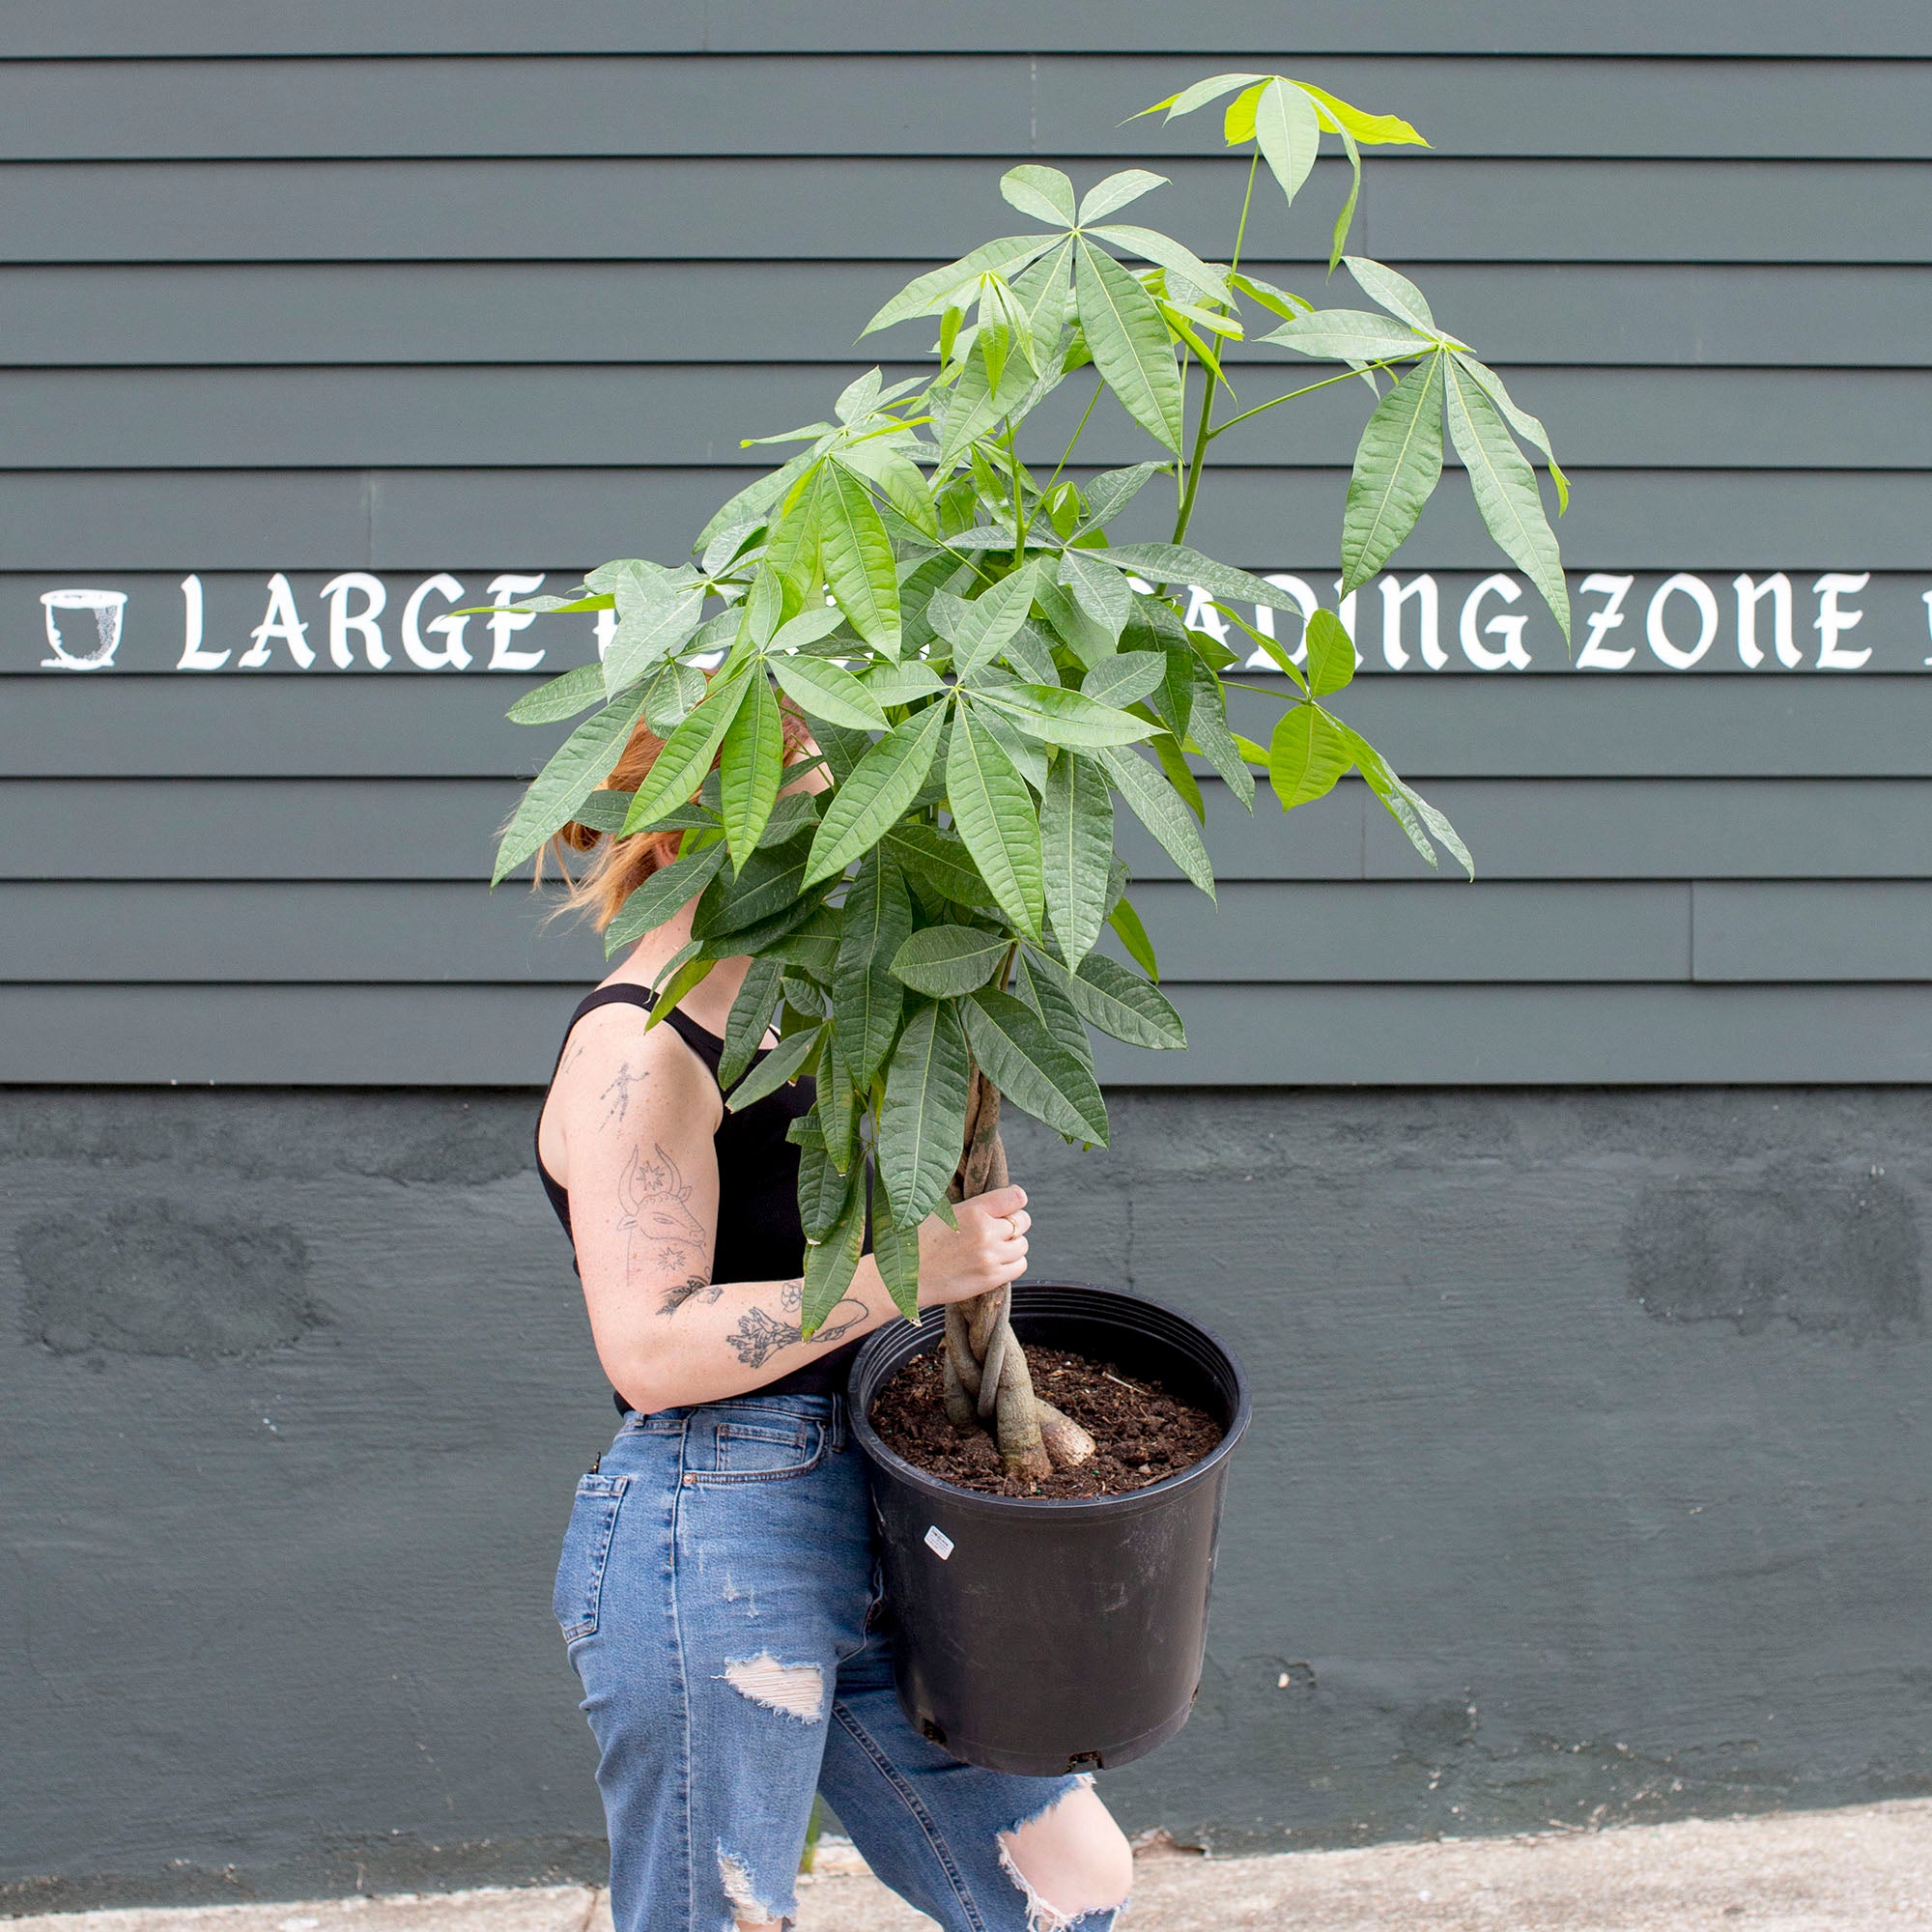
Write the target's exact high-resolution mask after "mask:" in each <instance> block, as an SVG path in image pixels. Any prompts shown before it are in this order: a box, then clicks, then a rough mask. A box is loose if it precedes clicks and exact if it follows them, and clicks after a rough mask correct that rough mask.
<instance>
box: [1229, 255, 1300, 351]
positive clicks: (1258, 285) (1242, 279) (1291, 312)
mask: <svg viewBox="0 0 1932 1932" xmlns="http://www.w3.org/2000/svg"><path fill="white" fill-rule="evenodd" d="M1228 279H1229V281H1230V282H1232V283H1233V284H1234V286H1235V287H1236V288H1237V289H1239V290H1240V292H1241V293H1242V294H1243V295H1244V296H1246V297H1247V298H1248V299H1249V300H1250V301H1257V302H1260V303H1261V305H1262V307H1264V309H1266V310H1267V311H1268V312H1269V314H1271V315H1278V316H1280V317H1281V318H1282V319H1283V320H1284V321H1289V320H1292V319H1293V317H1295V316H1297V315H1309V314H1312V313H1313V312H1314V308H1315V304H1314V303H1313V302H1311V301H1303V300H1302V298H1300V297H1299V296H1297V295H1291V294H1290V293H1289V291H1288V290H1287V289H1278V288H1276V287H1275V285H1274V284H1273V283H1272V282H1264V281H1263V279H1262V278H1261V277H1260V276H1259V275H1250V274H1248V273H1246V272H1245V271H1243V272H1241V273H1238V274H1237V273H1235V272H1234V271H1232V270H1231V271H1230V272H1229V275H1228ZM1263 339H1264V340H1265V339H1266V338H1265V337H1264V338H1263Z"/></svg>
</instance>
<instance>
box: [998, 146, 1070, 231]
mask: <svg viewBox="0 0 1932 1932" xmlns="http://www.w3.org/2000/svg"><path fill="white" fill-rule="evenodd" d="M1000 196H1001V199H1002V200H1004V201H1006V202H1008V203H1009V204H1010V205H1011V206H1012V207H1014V208H1016V209H1018V210H1019V212H1020V213H1022V214H1030V215H1032V216H1033V218H1034V219H1035V220H1036V221H1046V222H1054V223H1057V224H1058V225H1059V226H1061V227H1063V228H1071V227H1072V226H1073V222H1074V218H1075V217H1074V213H1073V184H1072V183H1071V182H1070V181H1068V180H1067V179H1066V177H1065V175H1064V174H1062V173H1061V171H1060V170H1059V169H1058V168H1043V167H1040V166H1039V165H1038V164H1037V162H1032V161H1029V162H1028V163H1027V164H1026V165H1025V166H1023V167H1017V168H1009V169H1008V170H1007V171H1006V173H1005V174H1003V175H1002V176H1001V177H1000Z"/></svg>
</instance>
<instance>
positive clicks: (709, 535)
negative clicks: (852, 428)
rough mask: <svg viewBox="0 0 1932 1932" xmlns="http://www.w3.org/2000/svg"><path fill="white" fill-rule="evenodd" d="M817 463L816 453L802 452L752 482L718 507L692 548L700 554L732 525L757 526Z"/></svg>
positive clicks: (698, 534) (804, 450) (699, 532)
mask: <svg viewBox="0 0 1932 1932" xmlns="http://www.w3.org/2000/svg"><path fill="white" fill-rule="evenodd" d="M817 461H818V456H817V453H816V452H815V451H813V450H810V449H802V450H800V451H799V453H798V454H797V455H796V456H794V457H791V458H789V459H788V460H787V461H786V462H785V463H783V464H782V465H781V467H780V468H779V469H772V470H768V471H767V472H766V473H765V474H764V475H762V476H760V477H758V478H757V479H756V481H755V482H752V483H747V484H746V485H745V487H744V488H743V489H742V490H740V491H739V492H738V494H737V495H736V496H735V497H731V498H730V499H729V500H728V501H727V502H725V503H722V504H720V505H719V507H718V510H717V512H716V514H714V515H713V517H712V519H711V521H710V522H709V523H708V524H706V525H705V526H704V527H703V528H702V529H701V530H699V531H698V533H697V541H696V544H694V545H693V546H692V548H693V549H694V550H700V551H701V550H703V549H704V548H705V547H706V546H707V545H708V544H709V543H710V542H711V541H712V539H713V538H714V537H716V536H717V535H718V534H719V533H720V532H721V531H723V530H728V529H730V528H731V527H732V526H733V525H738V524H754V523H756V522H757V521H758V520H759V519H760V518H762V517H763V516H764V515H765V513H766V512H767V511H768V510H770V509H771V508H772V506H773V505H774V504H775V503H778V502H780V501H781V500H782V499H783V497H784V496H785V493H786V492H787V491H788V490H790V488H791V486H792V485H793V484H794V483H796V482H797V481H798V479H799V478H800V477H801V476H803V475H804V474H805V472H806V471H807V470H808V469H810V468H811V466H812V465H813V464H814V463H816V462H817Z"/></svg>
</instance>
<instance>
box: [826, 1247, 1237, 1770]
mask: <svg viewBox="0 0 1932 1932" xmlns="http://www.w3.org/2000/svg"><path fill="white" fill-rule="evenodd" d="M1012 1322H1013V1329H1014V1332H1015V1333H1016V1334H1017V1335H1018V1336H1019V1338H1020V1340H1021V1341H1022V1342H1029V1343H1037V1344H1039V1345H1041V1346H1043V1347H1046V1348H1051V1349H1070V1350H1077V1351H1078V1352H1080V1353H1081V1354H1083V1355H1087V1356H1090V1357H1092V1358H1093V1359H1094V1360H1096V1361H1100V1362H1111V1363H1114V1364H1116V1365H1117V1366H1118V1367H1119V1368H1120V1369H1121V1371H1122V1373H1123V1374H1124V1375H1128V1376H1135V1375H1139V1376H1143V1377H1146V1378H1154V1379H1158V1380H1159V1381H1160V1382H1162V1383H1163V1384H1164V1385H1165V1386H1166V1387H1167V1389H1168V1390H1169V1391H1170V1393H1172V1394H1174V1395H1176V1396H1178V1397H1179V1398H1180V1399H1181V1400H1183V1401H1185V1402H1191V1403H1194V1404H1196V1405H1197V1406H1200V1407H1202V1408H1204V1409H1206V1410H1207V1411H1208V1414H1210V1415H1212V1416H1213V1417H1215V1419H1216V1420H1217V1421H1219V1422H1220V1423H1221V1424H1222V1425H1223V1427H1224V1429H1225V1430H1226V1432H1227V1433H1226V1434H1225V1435H1223V1436H1222V1438H1221V1441H1220V1442H1219V1443H1218V1444H1217V1445H1216V1446H1215V1448H1214V1449H1212V1450H1211V1451H1210V1452H1209V1453H1208V1455H1207V1456H1206V1457H1204V1458H1203V1459H1202V1460H1201V1461H1200V1462H1199V1463H1195V1464H1194V1466H1193V1467H1192V1468H1191V1469H1184V1470H1182V1471H1181V1473H1180V1474H1179V1475H1178V1476H1170V1477H1168V1478H1167V1479H1166V1481H1164V1482H1159V1483H1153V1484H1151V1485H1150V1486H1149V1487H1148V1488H1146V1489H1144V1490H1135V1491H1132V1492H1129V1493H1127V1494H1125V1495H1118V1496H1087V1497H1080V1498H1077V1499H1065V1500H1061V1499H1054V1500H1044V1499H1036V1498H1030V1497H1021V1496H992V1495H981V1494H980V1493H979V1492H976V1491H972V1490H962V1489H956V1488H954V1487H953V1485H952V1484H951V1483H943V1482H941V1481H939V1480H938V1479H937V1478H936V1477H933V1476H929V1475H927V1474H925V1473H924V1472H923V1470H921V1469H918V1468H915V1467H914V1466H913V1464H912V1463H908V1462H906V1461H905V1459H904V1458H903V1457H901V1456H898V1455H895V1453H894V1452H893V1451H892V1450H891V1449H889V1448H887V1447H886V1445H885V1443H884V1442H883V1441H881V1440H880V1438H879V1436H878V1435H877V1433H876V1432H875V1431H874V1430H873V1428H872V1426H871V1423H870V1421H869V1419H868V1411H869V1410H870V1408H871V1406H872V1402H873V1399H874V1398H875V1397H876V1396H877V1394H878V1392H879V1391H880V1389H882V1388H883V1387H884V1386H885V1385H886V1383H887V1382H888V1381H890V1380H891V1379H892V1378H893V1376H894V1375H895V1373H896V1372H897V1371H898V1369H899V1368H900V1367H901V1366H902V1365H903V1364H904V1363H906V1362H908V1361H910V1360H911V1359H912V1358H913V1357H914V1356H916V1355H920V1354H923V1353H925V1352H926V1351H927V1350H932V1349H936V1348H938V1347H939V1346H940V1343H941V1339H942V1335H943V1331H944V1316H943V1312H942V1311H940V1310H938V1309H933V1310H929V1311H928V1312H927V1313H926V1315H925V1317H924V1318H923V1320H922V1321H920V1322H919V1324H918V1325H917V1326H916V1327H915V1326H913V1325H911V1324H909V1323H906V1322H895V1323H893V1324H892V1325H891V1326H890V1327H887V1328H882V1329H880V1330H879V1331H878V1333H877V1334H875V1335H874V1336H873V1337H872V1338H871V1340H870V1341H868V1342H867V1344H866V1346H865V1347H864V1348H863V1349H862V1350H860V1352H859V1355H858V1358H857V1360H855V1361H854V1363H853V1364H852V1376H851V1380H850V1383H849V1385H848V1386H849V1392H850V1409H851V1418H852V1433H853V1438H854V1440H855V1441H856V1442H857V1443H858V1445H859V1447H860V1448H861V1450H863V1451H864V1453H865V1455H866V1458H867V1463H868V1464H869V1466H870V1475H871V1488H872V1508H873V1512H874V1514H875V1516H876V1518H877V1520H878V1526H879V1538H880V1545H881V1551H882V1559H883V1564H884V1576H885V1594H886V1604H887V1607H888V1608H889V1609H890V1610H891V1612H892V1614H893V1622H894V1627H895V1628H894V1653H895V1671H896V1675H897V1680H898V1692H899V1701H900V1703H901V1704H903V1705H904V1707H905V1711H906V1715H907V1717H909V1718H910V1719H912V1721H913V1724H914V1725H915V1726H916V1727H917V1728H918V1729H919V1730H920V1731H921V1732H922V1733H923V1735H925V1736H926V1737H928V1738H930V1739H932V1740H933V1742H934V1743H935V1744H939V1745H941V1746H943V1747H945V1748H946V1749H947V1750H949V1751H951V1752H952V1755H953V1756H954V1757H957V1758H962V1759H964V1760H965V1761H966V1763H968V1764H977V1765H983V1766H985V1767H986V1768H987V1769H988V1770H991V1771H1007V1772H1016V1773H1019V1774H1021V1775H1022V1776H1035V1777H1040V1776H1052V1775H1054V1774H1056V1773H1061V1772H1066V1771H1100V1770H1105V1769H1111V1768H1112V1767H1114V1766H1116V1765H1122V1764H1127V1763H1130V1762H1131V1761H1132V1760H1133V1759H1135V1758H1137V1757H1144V1756H1145V1755H1146V1754H1147V1753H1148V1752H1149V1751H1151V1750H1152V1749H1153V1748H1154V1747H1155V1746H1156V1745H1161V1744H1165V1743H1166V1742H1167V1740H1168V1739H1169V1738H1171V1737H1173V1736H1174V1734H1175V1733H1176V1732H1177V1731H1178V1730H1179V1729H1180V1727H1181V1725H1182V1724H1184V1723H1185V1722H1186V1721H1187V1715H1188V1712H1189V1710H1190V1709H1191V1708H1192V1706H1193V1703H1194V1693H1195V1691H1196V1690H1197V1689H1198V1688H1199V1686H1200V1683H1201V1663H1202V1658H1203V1656H1204V1654H1205V1651H1206V1647H1207V1641H1208V1589H1209V1586H1210V1585H1211V1583H1212V1581H1213V1577H1214V1540H1215V1536H1216V1533H1217V1532H1218V1530H1219V1528H1220V1521H1221V1495H1222V1491H1223V1489H1224V1488H1225V1486H1226V1483H1227V1476H1228V1459H1229V1457H1230V1455H1231V1454H1232V1453H1233V1451H1234V1447H1235V1445H1236V1442H1238V1441H1239V1440H1240V1438H1241V1434H1242V1432H1243V1431H1244V1430H1245V1429H1246V1428H1247V1425H1248V1385H1247V1378H1245V1377H1244V1376H1243V1375H1242V1373H1241V1370H1240V1365H1239V1364H1238V1363H1237V1362H1236V1360H1235V1358H1234V1356H1233V1355H1231V1354H1230V1353H1229V1352H1228V1350H1226V1349H1225V1348H1224V1347H1223V1346H1222V1345H1221V1343H1220V1342H1218V1341H1217V1340H1215V1338H1214V1337H1213V1336H1212V1335H1210V1334H1209V1333H1208V1331H1207V1329H1205V1328H1203V1327H1201V1326H1200V1324H1199V1323H1197V1322H1194V1321H1189V1320H1188V1319H1187V1317H1185V1316H1184V1315H1180V1314H1178V1313H1176V1312H1175V1310H1173V1309H1171V1308H1164V1307H1162V1306H1161V1305H1160V1303H1158V1302H1155V1301H1148V1300H1144V1299H1143V1298H1142V1297H1141V1296H1139V1295H1137V1294H1125V1293H1122V1292H1120V1291H1119V1290H1117V1289H1109V1288H1088V1287H1083V1286H1078V1285H1074V1284H1049V1283H1036V1282H1021V1283H1018V1284H1016V1285H1015V1287H1014V1291H1013V1310H1012Z"/></svg>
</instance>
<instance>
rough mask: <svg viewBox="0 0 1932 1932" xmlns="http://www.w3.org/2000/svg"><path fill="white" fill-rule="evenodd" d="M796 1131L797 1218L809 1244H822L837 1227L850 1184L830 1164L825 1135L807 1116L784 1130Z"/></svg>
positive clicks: (808, 1115)
mask: <svg viewBox="0 0 1932 1932" xmlns="http://www.w3.org/2000/svg"><path fill="white" fill-rule="evenodd" d="M795 1130H802V1131H798V1218H799V1220H800V1221H801V1222H802V1223H803V1224H804V1227H805V1237H806V1239H807V1240H809V1241H822V1240H823V1239H824V1238H825V1237H826V1236H827V1235H829V1234H831V1232H832V1231H833V1229H834V1228H836V1227H838V1217H839V1216H840V1215H841V1214H842V1213H844V1211H845V1203H846V1200H847V1198H848V1197H849V1196H850V1194H851V1191H852V1181H851V1178H850V1177H849V1176H848V1175H843V1174H840V1173H839V1172H838V1169H837V1168H836V1167H834V1166H833V1164H832V1156H831V1154H830V1153H829V1152H827V1151H826V1147H825V1136H824V1135H823V1134H822V1133H821V1132H819V1129H818V1122H817V1121H816V1120H814V1119H813V1118H812V1116H811V1115H810V1114H805V1115H802V1116H800V1118H799V1119H798V1120H796V1121H794V1122H792V1123H791V1126H790V1127H788V1128H787V1129H786V1130H785V1131H786V1134H787V1135H788V1136H789V1135H790V1134H792V1133H793V1132H794V1131H795Z"/></svg>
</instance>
